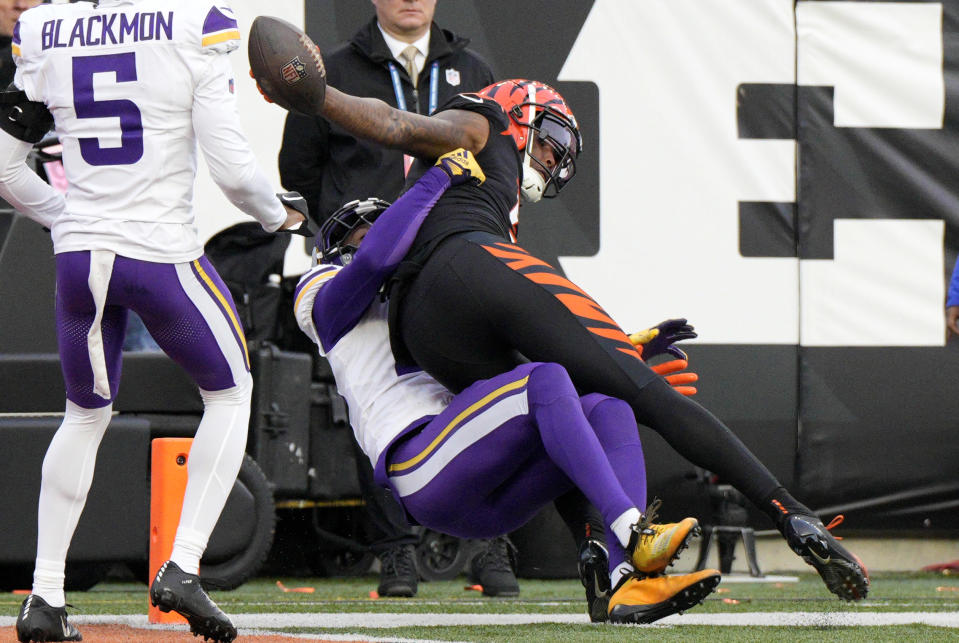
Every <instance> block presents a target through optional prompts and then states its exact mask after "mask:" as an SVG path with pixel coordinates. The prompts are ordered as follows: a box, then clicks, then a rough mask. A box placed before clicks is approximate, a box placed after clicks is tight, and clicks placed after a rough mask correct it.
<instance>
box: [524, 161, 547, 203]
mask: <svg viewBox="0 0 959 643" xmlns="http://www.w3.org/2000/svg"><path fill="white" fill-rule="evenodd" d="M525 159H526V160H525V161H523V182H522V184H521V185H520V193H521V194H522V195H523V199H524V200H525V201H526V202H527V203H536V202H537V201H539V200H540V199H542V198H543V192H544V191H546V181H545V180H543V175H542V174H540V173H539V172H537V171H536V170H534V169H533V166H532V165H530V162H529V154H528V153H527V154H526V156H525Z"/></svg>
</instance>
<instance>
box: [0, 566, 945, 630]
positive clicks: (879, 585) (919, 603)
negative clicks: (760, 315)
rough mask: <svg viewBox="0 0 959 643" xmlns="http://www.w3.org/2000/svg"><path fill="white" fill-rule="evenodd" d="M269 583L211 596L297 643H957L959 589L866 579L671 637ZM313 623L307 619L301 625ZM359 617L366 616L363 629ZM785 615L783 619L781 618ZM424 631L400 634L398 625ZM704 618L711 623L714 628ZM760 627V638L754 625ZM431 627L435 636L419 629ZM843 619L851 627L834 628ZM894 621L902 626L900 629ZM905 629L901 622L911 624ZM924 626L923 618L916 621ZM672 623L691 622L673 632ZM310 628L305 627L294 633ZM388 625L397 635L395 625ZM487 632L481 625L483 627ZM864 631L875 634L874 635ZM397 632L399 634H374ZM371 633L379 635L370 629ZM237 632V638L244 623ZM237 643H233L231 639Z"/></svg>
mask: <svg viewBox="0 0 959 643" xmlns="http://www.w3.org/2000/svg"><path fill="white" fill-rule="evenodd" d="M276 580H277V579H265V578H264V579H260V580H257V581H254V582H251V583H248V584H247V585H245V586H243V587H242V588H240V589H237V590H235V591H232V592H219V593H215V594H213V598H214V600H216V601H217V602H218V603H219V604H220V606H221V607H222V608H223V609H224V610H225V611H226V612H227V613H228V614H231V615H244V618H248V619H249V618H254V617H255V616H256V615H259V614H263V615H271V614H272V615H273V617H272V618H273V619H274V620H273V621H271V623H272V624H271V625H270V626H268V627H261V626H258V628H259V629H268V630H271V631H283V632H291V633H293V632H296V633H301V634H336V635H344V634H360V635H365V636H369V637H375V638H378V639H382V640H390V639H397V638H405V639H415V640H430V641H503V642H506V641H509V642H511V643H512V642H525V641H529V642H534V641H535V642H536V643H543V642H546V641H621V640H638V639H650V640H655V641H657V643H658V642H659V641H700V640H701V641H711V642H714V641H760V640H772V639H780V640H788V641H825V640H829V641H833V640H840V641H948V640H952V641H959V627H956V625H959V614H957V612H959V577H956V576H952V577H949V576H939V575H932V574H926V575H915V574H910V575H906V574H876V575H875V576H874V578H873V581H872V588H871V591H870V595H869V598H868V599H867V600H866V601H864V602H862V603H858V604H848V603H842V602H840V601H839V600H838V599H833V598H831V595H830V594H828V593H827V592H826V590H825V588H824V587H823V585H822V583H821V582H820V581H819V577H818V576H814V575H800V580H799V582H798V583H780V584H758V583H731V584H722V585H720V588H719V591H718V592H717V593H714V594H712V596H711V597H710V598H708V599H707V600H706V602H705V603H704V604H703V605H700V606H698V607H697V608H695V609H694V610H690V611H689V612H688V613H687V615H685V616H681V617H678V618H675V617H674V620H673V621H672V622H671V624H669V625H652V626H608V625H593V624H589V623H586V622H575V621H576V620H577V619H578V615H581V614H582V613H583V611H584V604H585V603H584V600H583V592H582V588H581V586H580V585H579V582H578V581H576V580H568V581H536V580H525V579H524V580H521V587H522V594H521V596H520V598H519V599H486V598H483V597H481V596H480V595H479V594H478V593H477V592H474V591H468V590H465V589H464V581H463V580H462V579H460V580H458V581H450V582H432V583H422V584H421V585H420V589H419V594H418V595H417V597H416V598H415V599H372V598H370V590H373V589H375V587H376V581H377V579H376V577H373V576H369V577H364V578H357V579H304V578H298V579H288V578H283V579H279V580H281V581H282V582H283V584H284V585H285V586H286V587H287V588H294V587H313V588H315V591H314V592H313V593H294V592H283V591H281V590H280V589H279V588H278V587H277V585H276ZM21 600H22V596H17V595H13V594H6V595H3V596H2V597H0V616H3V617H7V618H5V619H4V623H7V624H9V623H11V622H12V621H11V617H14V616H15V615H16V612H17V608H18V606H19V604H20V601H21ZM67 600H68V601H69V602H70V603H72V604H74V605H75V606H76V609H75V610H73V611H72V612H71V613H72V614H76V615H78V617H91V616H93V615H106V614H111V615H129V614H143V613H145V606H146V587H145V586H143V585H138V584H135V583H120V582H107V583H101V584H100V585H98V586H97V587H95V588H94V589H93V590H91V591H89V592H75V593H71V594H68V596H67ZM797 613H801V616H799V618H801V620H802V625H798V624H795V623H794V624H791V625H788V626H779V627H774V626H773V625H774V623H775V622H777V621H778V620H779V619H782V618H788V617H790V616H792V617H796V615H797ZM894 613H908V614H910V615H912V614H921V615H938V616H930V617H929V618H944V619H946V620H947V621H948V622H949V623H950V624H952V625H953V626H952V627H941V626H936V625H921V624H886V623H883V619H888V618H892V617H886V616H883V615H884V614H894ZM309 614H313V615H314V616H304V615H309ZM364 614H368V615H369V616H368V617H367V618H364V616H363V615H364ZM736 614H740V615H741V616H742V617H748V618H749V619H751V620H752V621H753V624H751V625H711V624H702V623H701V622H699V621H702V620H703V619H707V620H710V619H712V620H719V619H721V618H727V617H730V615H736ZM783 614H785V615H786V616H783ZM340 615H342V617H343V618H346V619H349V620H351V621H352V622H351V624H350V625H349V626H345V627H342V626H332V625H331V626H330V627H327V626H326V623H325V622H324V621H327V622H328V621H329V620H330V619H333V618H334V617H335V616H336V617H339V616H340ZM411 615H422V616H416V617H415V618H416V619H418V620H419V621H423V622H422V623H420V624H416V625H402V621H403V619H404V618H413V617H412V616H411ZM442 615H473V616H474V617H475V619H476V624H473V625H445V624H442ZM509 615H517V616H518V615H543V617H544V618H546V619H547V620H548V619H550V618H552V619H553V620H559V619H562V618H563V617H564V615H565V617H567V618H569V620H571V621H574V622H569V623H563V622H546V623H531V624H510V623H505V624H504V623H502V622H500V623H497V622H496V621H497V620H500V621H502V620H503V619H506V618H511V617H510V616H509ZM710 615H716V616H715V617H713V616H710ZM767 617H768V619H769V626H765V627H764V626H762V625H761V623H763V622H764V621H765V619H766V618H767ZM431 618H436V619H437V620H438V624H436V625H430V624H427V622H428V621H429V620H430V619H431ZM837 618H838V619H839V621H840V622H842V620H843V619H844V618H848V619H850V620H855V621H856V623H857V624H856V625H851V626H845V625H836V624H835V622H836V619H837ZM900 618H901V617H900ZM909 618H911V616H910V617H909ZM923 618H925V617H923ZM682 619H699V621H697V622H695V623H690V624H683V622H682ZM306 621H309V622H308V623H306V624H304V622H306ZM394 621H395V623H394ZM485 621H488V622H485ZM873 622H874V623H875V624H873ZM396 623H400V624H401V626H400V627H383V625H390V624H396ZM374 624H378V626H372V625H374ZM238 625H239V626H240V627H241V629H242V628H243V625H242V623H238ZM241 640H242V639H241Z"/></svg>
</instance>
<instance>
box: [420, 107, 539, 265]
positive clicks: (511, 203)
mask: <svg viewBox="0 0 959 643" xmlns="http://www.w3.org/2000/svg"><path fill="white" fill-rule="evenodd" d="M448 109H462V110H468V111H471V112H476V113H477V114H480V115H482V116H484V117H485V118H486V120H488V121H489V124H490V135H489V138H488V139H487V141H486V146H485V147H484V148H483V149H482V150H480V152H479V154H476V155H475V156H476V160H477V162H478V163H479V165H480V167H481V168H483V173H484V174H485V175H486V182H485V183H483V185H480V186H476V185H473V184H471V183H465V184H463V185H457V186H453V187H451V188H450V189H449V190H447V191H446V192H445V193H444V194H443V196H441V197H440V198H439V201H437V202H436V205H435V206H433V210H432V211H431V212H430V214H429V215H428V216H427V217H426V220H425V221H424V222H423V225H422V227H421V228H420V231H419V234H418V235H417V236H416V240H415V241H414V242H413V247H412V248H411V249H410V253H409V255H408V256H410V257H413V256H416V257H417V258H421V255H422V251H424V250H425V251H426V252H429V251H430V250H432V249H433V248H435V247H436V245H437V244H438V243H439V242H440V241H442V240H443V239H445V238H446V237H449V236H451V235H453V234H458V233H460V232H472V231H481V232H489V233H491V234H494V235H496V236H499V237H502V238H503V239H505V240H509V238H510V237H509V233H510V211H511V210H512V209H513V208H514V207H515V206H516V204H517V199H518V197H519V177H520V176H521V173H522V161H521V157H520V154H519V151H518V150H517V149H516V142H515V141H514V140H513V137H512V136H510V134H509V132H508V131H507V130H508V128H509V117H508V116H507V115H506V113H505V112H503V108H502V107H500V106H499V104H498V103H496V101H493V100H490V99H488V98H482V97H480V96H477V95H476V94H459V95H457V96H454V97H453V98H451V99H450V100H448V101H447V102H446V103H445V104H444V105H443V106H442V107H440V108H439V109H438V110H437V112H440V111H444V110H448ZM429 167H430V165H427V164H426V163H424V162H423V161H421V160H417V161H416V162H415V163H414V164H413V167H412V168H411V169H410V173H409V177H408V178H407V185H408V186H409V185H412V183H413V182H415V181H416V179H418V178H419V177H420V176H421V175H422V174H423V173H424V172H426V170H427V169H429ZM427 248H428V250H426V249H427Z"/></svg>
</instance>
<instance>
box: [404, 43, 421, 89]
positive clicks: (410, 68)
mask: <svg viewBox="0 0 959 643" xmlns="http://www.w3.org/2000/svg"><path fill="white" fill-rule="evenodd" d="M417 53H418V50H417V49H416V47H414V46H413V45H410V46H408V47H407V48H406V49H404V50H403V51H401V52H400V57H402V58H403V61H404V66H405V67H406V73H407V74H409V75H410V82H412V83H413V87H416V77H417V76H418V75H419V74H418V72H417V71H416V54H417Z"/></svg>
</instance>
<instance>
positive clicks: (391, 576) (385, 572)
mask: <svg viewBox="0 0 959 643" xmlns="http://www.w3.org/2000/svg"><path fill="white" fill-rule="evenodd" d="M379 559H380V586H379V587H378V588H377V590H376V591H377V592H378V593H379V595H380V596H393V597H402V598H412V597H413V596H416V587H417V583H418V581H419V576H418V574H417V572H416V555H415V552H414V550H413V545H399V546H397V547H391V548H390V549H387V550H385V551H383V552H380V554H379Z"/></svg>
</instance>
